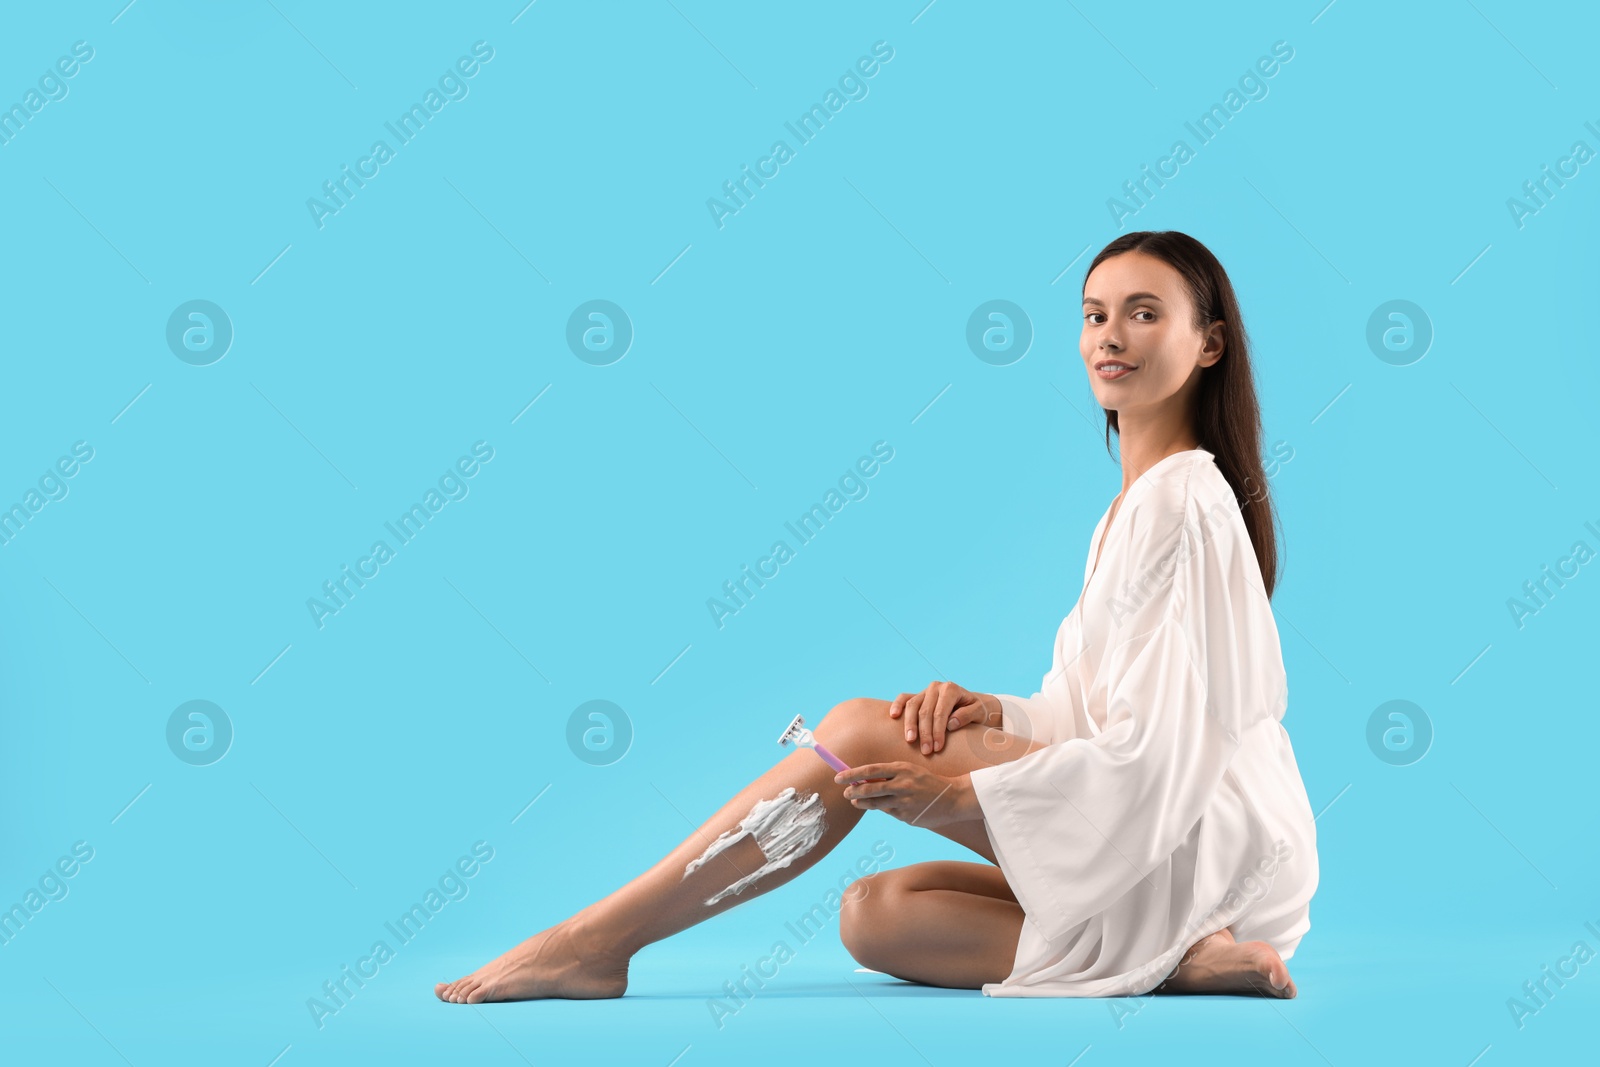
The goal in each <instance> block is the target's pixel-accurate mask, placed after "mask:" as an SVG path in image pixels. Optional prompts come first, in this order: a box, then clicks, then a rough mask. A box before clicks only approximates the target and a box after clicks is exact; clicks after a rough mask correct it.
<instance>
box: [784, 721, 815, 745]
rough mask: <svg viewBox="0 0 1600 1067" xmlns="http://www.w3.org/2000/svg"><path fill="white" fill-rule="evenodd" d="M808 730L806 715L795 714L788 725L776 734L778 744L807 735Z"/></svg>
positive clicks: (808, 733) (785, 743)
mask: <svg viewBox="0 0 1600 1067" xmlns="http://www.w3.org/2000/svg"><path fill="white" fill-rule="evenodd" d="M810 734H811V731H810V730H807V729H806V717H805V716H804V715H796V716H795V717H794V718H793V719H792V720H791V721H790V723H789V725H788V726H785V727H784V728H783V733H781V734H779V735H778V744H780V745H787V744H788V743H789V742H791V741H798V740H800V739H801V738H802V737H809V736H810Z"/></svg>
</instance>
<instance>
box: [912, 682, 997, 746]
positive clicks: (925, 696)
mask: <svg viewBox="0 0 1600 1067" xmlns="http://www.w3.org/2000/svg"><path fill="white" fill-rule="evenodd" d="M999 714H1000V700H999V698H997V697H994V696H991V695H990V694H988V693H974V692H971V691H970V690H967V689H963V688H962V687H961V686H959V685H957V684H956V683H955V682H930V683H928V688H926V689H924V690H923V691H922V692H920V693H901V694H900V695H899V696H897V697H895V698H894V700H893V701H892V702H891V703H890V704H889V717H890V718H891V719H898V718H902V717H903V718H904V719H905V723H906V743H907V744H916V743H917V742H918V741H921V743H922V754H923V755H925V756H926V755H929V754H930V753H933V752H938V751H940V750H941V749H943V748H944V738H945V734H947V733H949V732H950V731H951V730H959V729H961V727H963V726H965V725H967V724H968V723H971V722H976V723H987V722H988V720H989V719H990V717H991V716H997V715H999ZM996 725H998V722H997V723H996Z"/></svg>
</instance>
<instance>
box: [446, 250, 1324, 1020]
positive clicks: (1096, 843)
mask: <svg viewBox="0 0 1600 1067" xmlns="http://www.w3.org/2000/svg"><path fill="white" fill-rule="evenodd" d="M1083 310H1084V318H1083V332H1082V334H1081V335H1080V338H1079V342H1078V350H1079V353H1080V355H1081V356H1082V358H1083V363H1084V369H1085V371H1086V372H1087V373H1088V375H1089V381H1090V385H1091V388H1092V389H1093V390H1094V394H1095V398H1096V400H1098V401H1099V403H1100V406H1101V407H1102V408H1103V409H1104V410H1105V415H1106V443H1107V447H1108V448H1109V446H1110V437H1111V433H1112V431H1115V432H1116V433H1117V437H1118V441H1119V446H1120V448H1119V451H1120V453H1121V460H1122V492H1121V493H1119V494H1118V495H1117V497H1116V499H1114V500H1113V501H1112V502H1111V506H1110V508H1109V509H1108V511H1107V513H1106V514H1105V515H1104V516H1102V518H1101V519H1100V522H1099V525H1098V526H1097V527H1096V529H1095V532H1094V537H1093V539H1092V541H1091V545H1090V554H1089V558H1088V561H1087V563H1086V566H1085V575H1084V590H1083V593H1082V595H1081V597H1080V599H1079V602H1078V604H1077V606H1076V607H1075V608H1074V609H1073V611H1072V612H1071V614H1069V615H1068V616H1067V617H1066V619H1064V620H1063V621H1062V623H1061V626H1060V628H1059V630H1058V631H1057V634H1056V644H1055V654H1054V662H1053V665H1052V669H1051V671H1050V673H1049V674H1047V675H1045V677H1044V681H1043V685H1042V687H1041V689H1040V691H1039V692H1037V693H1035V694H1034V695H1033V696H1031V697H1017V696H1011V695H1009V694H988V693H973V692H969V691H967V690H965V689H963V688H962V687H960V686H958V685H955V684H954V683H950V682H935V683H933V684H931V685H929V686H928V688H927V689H925V690H923V691H922V692H920V693H915V694H912V693H902V694H900V696H898V697H896V698H895V699H894V700H893V701H885V700H875V699H870V698H859V699H855V700H847V701H845V702H844V703H842V704H839V705H837V706H836V707H834V708H833V709H832V710H831V711H829V712H828V714H827V715H826V716H825V717H824V718H823V719H822V721H821V723H820V724H818V726H817V728H816V731H815V733H816V737H817V739H818V740H819V741H820V742H821V743H822V744H823V745H825V746H826V747H827V748H829V749H830V750H832V751H833V752H834V753H836V754H837V755H838V756H839V757H840V758H841V759H843V760H845V761H846V762H848V763H849V764H850V765H851V767H850V770H849V771H846V772H842V773H840V774H838V775H835V774H834V773H833V771H832V769H831V768H830V767H828V766H827V764H826V763H824V762H823V761H822V760H821V759H819V758H818V756H817V754H816V753H814V752H806V751H803V750H798V749H797V750H796V751H793V752H791V753H789V754H788V755H787V756H786V757H785V758H784V759H783V760H782V761H781V762H779V763H778V764H777V765H776V766H774V767H773V768H772V769H771V770H769V771H767V772H766V773H765V774H763V775H762V776H761V777H759V778H757V779H756V780H755V781H754V782H752V783H751V784H750V785H748V786H746V787H745V788H744V790H743V791H741V792H740V793H739V794H738V795H737V796H735V797H734V798H733V799H732V800H730V801H729V802H728V803H727V804H726V805H725V806H724V807H723V808H722V809H721V810H720V811H719V812H717V814H716V815H714V816H713V817H712V818H711V819H710V820H708V821H707V822H706V823H705V824H704V825H703V826H702V827H701V828H700V829H699V830H698V831H697V832H696V833H695V834H693V835H691V836H690V837H689V838H688V839H686V840H685V841H684V842H683V843H682V844H680V845H679V846H678V847H677V848H676V849H674V850H673V851H672V852H671V853H669V854H668V855H667V856H666V857H664V858H663V859H662V860H661V861H660V862H659V863H657V864H656V865H655V866H654V867H652V868H651V869H650V870H649V871H646V872H645V873H644V874H642V875H640V876H639V877H638V878H636V879H634V880H633V881H632V882H630V883H629V884H628V885H626V886H624V887H622V888H621V889H619V890H617V891H616V892H615V893H612V894H611V895H610V896H608V897H606V898H604V899H603V900H600V901H598V902H597V903H595V904H591V905H590V906H589V907H587V908H585V909H583V910H582V911H580V912H578V913H577V914H576V915H574V916H572V917H571V918H570V919H567V920H566V921H564V922H561V923H558V924H557V925H555V926H553V927H550V928H549V929H547V930H544V931H542V932H541V933H539V934H536V935H535V936H533V937H531V938H529V939H528V940H527V941H525V942H523V943H522V944H521V945H518V946H517V947H516V948H514V949H512V950H511V951H509V952H507V953H506V954H505V955H503V956H501V957H499V958H498V959H496V960H494V961H492V962H490V963H488V964H486V965H485V966H484V967H482V968H480V969H479V970H477V971H475V972H474V973H473V974H471V975H469V976H467V977H465V978H461V979H459V980H457V981H455V982H448V983H446V982H441V983H439V984H438V985H437V986H435V993H436V994H437V995H438V997H439V998H440V999H441V1000H446V1001H450V1002H452V1003H469V1004H476V1003H480V1002H483V1001H488V1000H515V999H528V998H534V997H565V998H600V997H618V996H621V995H622V994H623V992H624V991H625V990H626V988H627V983H628V960H629V959H630V958H631V957H632V955H633V954H634V953H636V952H637V951H639V949H641V948H643V947H644V946H645V945H648V944H651V943H652V942H655V941H659V940H661V939H662V938H665V937H667V936H669V935H671V934H673V933H676V932H677V931H679V930H682V929H685V928H686V927H689V926H691V925H693V924H695V923H698V922H701V921H703V920H705V919H707V918H709V917H711V916H712V915H716V914H719V913H721V912H723V911H726V910H727V909H729V908H732V907H734V906H735V905H736V904H738V903H739V902H741V901H743V900H748V899H750V898H752V897H754V896H757V895H759V894H761V893H765V892H768V891H770V890H772V889H775V888H777V887H778V886H780V885H783V884H784V883H786V882H788V881H789V880H790V879H792V878H794V877H795V876H796V875H798V874H799V873H800V872H801V871H803V870H806V869H807V868H809V867H810V866H811V865H812V864H814V863H816V862H817V860H819V859H821V858H822V857H823V856H824V855H826V854H827V853H828V852H829V850H831V849H832V848H833V846H834V845H836V844H838V843H839V841H840V840H842V839H843V838H844V837H845V836H846V835H847V834H848V833H849V832H850V830H851V829H852V828H854V826H855V824H856V823H857V821H858V820H859V819H860V818H861V816H862V814H863V813H864V812H866V811H869V810H880V811H886V812H888V813H889V814H891V815H893V816H895V817H896V818H900V819H903V820H905V821H906V822H908V823H911V824H913V825H916V826H921V827H925V828H927V829H930V830H933V831H935V832H937V833H940V834H942V835H944V836H945V837H948V838H950V839H951V840H953V841H958V842H960V843H961V844H963V845H965V846H967V847H968V848H970V849H971V850H972V851H974V852H976V853H978V854H979V855H980V856H982V857H984V858H985V859H987V860H988V861H989V863H987V864H983V863H966V862H959V861H938V862H931V863H917V864H912V865H910V866H908V867H903V868H899V869H895V870H888V871H883V872H880V873H878V874H874V875H871V876H869V877H867V878H865V879H862V880H861V881H860V882H858V883H856V886H853V887H852V892H851V894H850V896H849V897H848V898H847V899H846V900H845V902H844V907H843V910H842V911H841V913H840V935H841V937H842V939H843V941H844V943H845V945H846V947H847V948H848V949H849V950H850V952H851V954H852V955H853V956H855V958H856V959H857V960H858V961H860V962H861V963H863V964H864V965H866V966H867V967H870V968H873V969H876V970H879V971H883V972H885V973H888V974H892V975H895V976H897V977H900V978H903V979H907V980H910V981H916V982H923V983H927V984H931V985H940V986H949V987H958V988H972V989H976V988H981V989H982V990H983V992H984V993H985V994H988V995H990V996H1126V995H1133V994H1140V993H1146V992H1150V991H1152V990H1160V991H1166V992H1190V993H1259V994H1262V995H1266V996H1276V997H1293V996H1295V994H1296V989H1295V985H1294V982H1293V981H1292V980H1291V979H1290V977H1289V971H1288V968H1287V966H1286V965H1285V963H1284V961H1285V960H1287V959H1288V958H1289V957H1290V956H1291V955H1292V954H1293V952H1294V950H1295V947H1296V946H1297V945H1298V944H1299V942H1300V939H1301V937H1302V936H1304V934H1305V932H1306V930H1307V929H1309V927H1310V919H1309V902H1310V899H1311V895H1312V893H1313V892H1314V890H1315V889H1316V885H1317V857H1316V836H1315V825H1314V823H1313V821H1312V814H1311V809H1310V805H1309V803H1308V802H1307V799H1306V794H1305V788H1304V785H1303V784H1302V782H1301V779H1300V773H1299V768H1298V767H1297V765H1296V763H1295V759H1294V753H1293V751H1292V749H1291V747H1290V744H1289V736H1288V734H1287V733H1286V732H1285V731H1284V729H1283V726H1282V725H1281V722H1280V720H1281V719H1282V716H1283V713H1284V710H1285V706H1286V700H1287V682H1286V679H1285V675H1284V669H1283V661H1282V657H1281V653H1280V649H1279V644H1278V633H1277V628H1276V624H1275V623H1274V620H1273V616H1272V610H1271V607H1270V606H1269V602H1268V601H1269V597H1270V596H1271V593H1272V589H1273V585H1274V581H1275V578H1276V571H1277V565H1276V564H1277V551H1276V545H1275V541H1274V536H1273V529H1272V527H1273V513H1272V506H1271V498H1270V496H1269V495H1268V493H1267V489H1266V485H1265V481H1264V476H1263V472H1262V464H1261V460H1260V450H1259V446H1260V414H1259V410H1258V408H1257V405H1256V399H1255V389H1254V385H1253V383H1252V378H1251V369H1250V362H1249V352H1248V347H1247V342H1246V337H1245V331H1244V327H1243V324H1242V321H1241V318H1240V314H1239V308H1238V304H1237V302H1236V300H1235V297H1234V293H1233V287H1232V285H1231V283H1230V282H1229V280H1228V277H1227V275H1226V273H1225V272H1224V271H1223V269H1222V267H1221V265H1220V264H1219V263H1218V262H1217V260H1216V258H1215V257H1214V256H1213V255H1212V254H1211V253H1210V252H1209V251H1208V250H1207V249H1206V248H1205V247H1204V246H1203V245H1201V244H1200V243H1199V242H1197V241H1195V240H1194V239H1193V238H1191V237H1189V236H1187V235H1186V234H1182V233H1177V232H1173V231H1168V232H1139V233H1130V234H1127V235H1124V236H1123V237H1120V238H1118V239H1117V240H1115V241H1113V242H1112V243H1111V244H1109V245H1107V246H1106V247H1105V248H1104V249H1102V250H1101V252H1100V254H1099V255H1098V256H1096V257H1095V260H1094V262H1093V263H1091V264H1090V267H1089V271H1088V274H1087V276H1086V278H1085V280H1084V289H1083ZM764 867H765V868H769V869H768V870H767V871H766V872H765V873H759V872H760V871H761V870H762V868H764ZM752 872H758V873H757V874H756V876H755V877H753V878H752V877H751V874H752ZM741 880H743V881H744V882H746V885H745V886H742V887H740V888H739V889H737V890H735V891H733V892H728V891H727V890H728V888H729V887H730V886H732V885H733V884H734V883H735V882H739V881H741ZM857 886H859V887H860V888H859V889H858V888H856V887H857Z"/></svg>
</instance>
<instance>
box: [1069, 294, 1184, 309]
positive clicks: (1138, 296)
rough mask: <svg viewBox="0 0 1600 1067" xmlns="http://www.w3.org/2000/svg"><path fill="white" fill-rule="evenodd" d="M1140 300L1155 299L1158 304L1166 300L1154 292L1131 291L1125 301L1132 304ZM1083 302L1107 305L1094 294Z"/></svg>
mask: <svg viewBox="0 0 1600 1067" xmlns="http://www.w3.org/2000/svg"><path fill="white" fill-rule="evenodd" d="M1139 300H1154V301H1155V302H1156V303H1158V304H1160V303H1163V302H1164V301H1162V299H1161V298H1160V297H1159V296H1157V295H1156V294H1154V293H1130V294H1128V298H1127V300H1125V301H1124V303H1128V304H1132V303H1134V302H1135V301H1139ZM1083 302H1084V303H1085V304H1099V305H1100V306H1101V307H1105V306H1106V304H1105V301H1104V300H1101V299H1099V298H1098V297H1093V296H1086V297H1084V298H1083Z"/></svg>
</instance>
